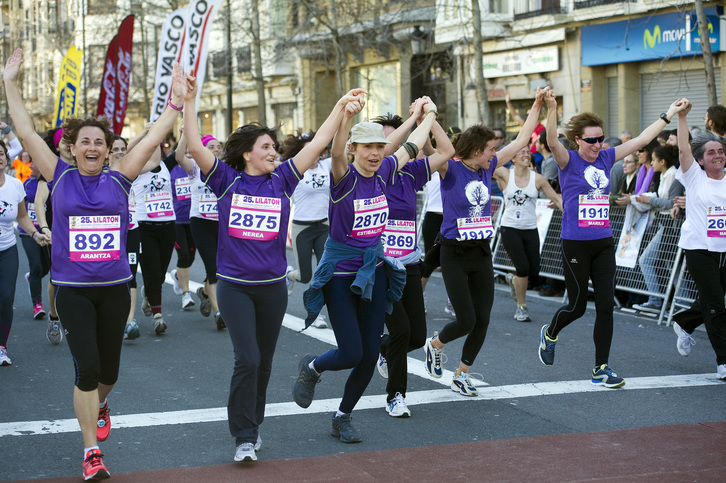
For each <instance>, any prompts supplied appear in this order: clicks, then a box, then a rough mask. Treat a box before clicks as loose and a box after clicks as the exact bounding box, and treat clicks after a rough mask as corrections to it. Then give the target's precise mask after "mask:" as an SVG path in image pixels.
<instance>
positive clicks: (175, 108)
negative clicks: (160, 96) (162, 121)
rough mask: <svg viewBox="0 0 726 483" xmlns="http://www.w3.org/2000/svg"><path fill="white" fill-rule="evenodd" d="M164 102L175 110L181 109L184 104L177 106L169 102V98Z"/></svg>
mask: <svg viewBox="0 0 726 483" xmlns="http://www.w3.org/2000/svg"><path fill="white" fill-rule="evenodd" d="M166 104H167V105H168V106H169V107H171V108H172V109H174V110H175V111H181V110H182V109H184V106H183V105H182V106H181V107H179V106H175V105H174V104H172V102H171V99H169V100H168V101H167V102H166Z"/></svg>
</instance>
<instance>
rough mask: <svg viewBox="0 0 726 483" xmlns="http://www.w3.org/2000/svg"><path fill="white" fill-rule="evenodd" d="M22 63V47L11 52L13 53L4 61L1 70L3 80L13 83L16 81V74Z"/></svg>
mask: <svg viewBox="0 0 726 483" xmlns="http://www.w3.org/2000/svg"><path fill="white" fill-rule="evenodd" d="M21 65H23V49H17V50H16V51H15V52H13V55H11V56H10V57H8V60H7V62H5V70H3V80H4V81H5V82H9V83H15V82H17V81H18V74H20V66H21Z"/></svg>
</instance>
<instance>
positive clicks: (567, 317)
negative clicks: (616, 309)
mask: <svg viewBox="0 0 726 483" xmlns="http://www.w3.org/2000/svg"><path fill="white" fill-rule="evenodd" d="M562 266H563V268H564V272H565V286H566V287H567V296H568V298H569V303H568V304H567V305H563V306H562V307H560V308H559V309H557V312H555V315H554V317H552V322H551V323H550V326H549V328H548V329H547V333H548V335H549V336H550V337H551V338H553V339H554V338H555V337H557V334H559V333H560V331H561V330H562V329H564V328H565V327H567V326H568V325H569V324H570V323H572V322H574V321H575V320H577V319H579V318H580V317H582V316H583V315H584V314H585V309H587V293H588V292H587V281H588V278H589V279H591V280H592V289H593V291H594V294H595V312H596V314H595V327H594V329H593V334H592V337H593V340H594V341H595V367H599V366H600V365H602V364H607V363H608V357H609V356H610V344H611V342H612V340H613V306H614V302H613V299H614V297H615V244H614V242H613V238H612V237H608V238H601V239H599V240H564V239H563V240H562Z"/></svg>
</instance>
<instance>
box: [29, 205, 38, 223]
mask: <svg viewBox="0 0 726 483" xmlns="http://www.w3.org/2000/svg"><path fill="white" fill-rule="evenodd" d="M27 210H28V217H29V218H30V221H32V222H33V225H35V226H36V227H37V226H38V217H37V216H36V215H35V203H28V206H27Z"/></svg>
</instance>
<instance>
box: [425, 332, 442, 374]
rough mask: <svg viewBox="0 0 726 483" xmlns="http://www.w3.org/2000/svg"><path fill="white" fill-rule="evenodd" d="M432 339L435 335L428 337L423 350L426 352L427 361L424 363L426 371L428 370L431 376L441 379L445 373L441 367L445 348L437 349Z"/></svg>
mask: <svg viewBox="0 0 726 483" xmlns="http://www.w3.org/2000/svg"><path fill="white" fill-rule="evenodd" d="M436 334H437V333H434V337H436ZM432 339H433V337H432V338H429V339H426V343H425V344H424V346H423V350H424V352H425V353H426V361H425V362H424V364H425V367H426V372H428V373H429V375H430V376H431V377H435V378H436V379H439V378H440V377H441V376H442V375H443V374H444V372H443V370H442V368H441V365H442V359H443V355H444V349H437V348H436V347H434V346H433V345H431V340H432Z"/></svg>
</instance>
